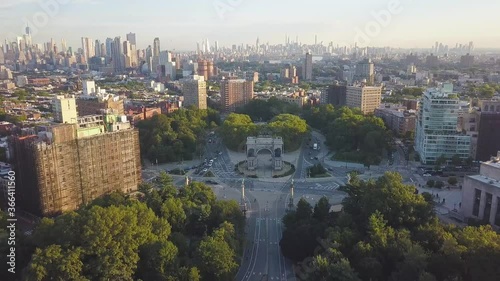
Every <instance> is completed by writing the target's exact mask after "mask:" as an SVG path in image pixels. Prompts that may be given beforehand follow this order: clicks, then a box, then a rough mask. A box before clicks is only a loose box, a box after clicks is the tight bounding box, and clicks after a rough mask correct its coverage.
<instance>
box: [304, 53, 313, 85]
mask: <svg viewBox="0 0 500 281" xmlns="http://www.w3.org/2000/svg"><path fill="white" fill-rule="evenodd" d="M312 69H313V65H312V54H310V53H307V54H306V59H305V60H304V68H302V71H303V73H302V78H304V80H307V81H311V80H312V72H313V70H312Z"/></svg>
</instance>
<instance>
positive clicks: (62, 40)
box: [61, 39, 68, 53]
mask: <svg viewBox="0 0 500 281" xmlns="http://www.w3.org/2000/svg"><path fill="white" fill-rule="evenodd" d="M67 51H68V47H67V45H66V40H64V39H61V52H63V53H66V52H67Z"/></svg>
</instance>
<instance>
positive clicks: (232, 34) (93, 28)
mask: <svg viewBox="0 0 500 281" xmlns="http://www.w3.org/2000/svg"><path fill="white" fill-rule="evenodd" d="M3 2H4V3H3V4H0V7H1V8H2V9H1V11H0V22H1V23H2V26H3V27H4V28H3V29H2V31H0V38H2V41H3V39H4V38H8V39H9V40H12V39H13V38H12V37H13V36H20V35H22V34H23V32H22V31H23V30H24V29H25V26H26V24H29V25H30V27H31V28H32V30H33V41H34V42H37V43H42V42H47V41H50V39H51V38H53V39H54V40H55V41H56V42H58V41H60V40H61V39H65V40H66V42H67V44H68V46H72V47H73V49H75V48H79V47H81V46H80V45H81V43H79V42H81V38H82V37H88V38H91V39H94V40H95V39H99V40H101V42H102V41H104V40H105V39H106V38H107V37H110V38H114V37H116V36H121V37H122V38H125V37H126V36H125V35H126V34H128V33H129V32H133V33H135V34H137V47H138V48H139V49H145V48H146V47H147V46H148V45H153V39H154V38H156V37H158V38H159V39H160V41H161V42H162V45H161V46H162V48H163V49H167V50H182V51H194V50H196V43H197V42H201V40H204V39H206V38H209V39H210V42H211V43H212V44H213V42H215V41H218V42H219V45H220V46H231V45H233V44H237V45H240V44H251V45H253V44H255V40H256V38H260V42H261V44H265V43H267V42H269V43H270V44H280V43H284V42H285V35H288V36H289V37H290V39H291V41H295V40H296V38H297V37H298V39H299V41H300V42H301V43H302V44H314V42H315V41H316V36H317V42H318V43H320V42H323V45H328V44H329V43H330V42H333V43H334V45H337V44H338V45H340V46H349V45H354V44H355V43H356V42H357V43H358V45H359V46H377V47H382V46H393V47H401V48H425V49H429V48H431V47H432V46H433V44H434V42H435V41H439V42H443V43H444V44H447V45H449V46H450V47H453V46H455V44H456V43H459V44H466V43H468V42H469V41H474V42H475V44H476V46H477V48H500V40H499V39H500V36H498V35H495V30H498V29H499V28H500V22H496V21H493V20H488V19H489V18H494V16H495V15H494V12H495V11H496V10H498V8H500V3H488V4H489V8H488V9H484V6H481V5H477V4H476V5H472V4H470V3H467V2H465V1H455V2H453V6H450V5H448V4H447V3H434V2H430V1H429V0H424V1H420V2H419V4H418V5H417V4H416V2H412V1H403V0H401V1H396V0H390V1H382V0H377V1H370V2H367V1H365V2H364V8H362V9H360V8H359V6H357V5H358V4H353V3H352V4H351V3H342V6H338V5H335V4H334V3H322V2H321V1H312V2H309V3H310V5H309V6H307V7H305V8H304V5H299V4H301V3H299V2H298V1H295V0H293V1H286V2H285V1H283V0H277V1H273V2H272V3H267V2H266V4H264V2H263V1H242V0H241V1H229V0H215V1H207V2H202V3H198V2H194V1H193V0H187V1H183V2H182V3H157V2H155V1H152V0H145V1H142V2H141V5H140V6H139V5H137V4H134V3H122V2H119V3H118V2H117V1H106V2H105V1H100V0H73V1H71V0H69V1H67V0H65V1H62V0H44V1H35V0H23V1H13V0H7V1H3ZM295 2H297V3H295ZM59 3H60V4H59ZM430 4H432V5H430ZM495 8H496V9H495ZM279 10H283V11H286V12H283V13H276V11H279ZM304 11H306V12H304ZM474 15H478V16H474ZM479 15H481V16H479ZM460 18H467V19H468V21H467V22H465V21H458V20H456V19H460ZM436 23H439V25H437V24H436ZM449 30H458V31H459V32H457V33H458V35H449V34H448V32H449ZM478 30H481V32H478ZM457 33H455V34H457Z"/></svg>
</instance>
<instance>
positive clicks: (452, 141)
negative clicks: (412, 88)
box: [415, 84, 471, 164]
mask: <svg viewBox="0 0 500 281" xmlns="http://www.w3.org/2000/svg"><path fill="white" fill-rule="evenodd" d="M459 103H460V100H459V99H458V98H457V97H456V96H455V95H453V85H449V84H445V85H441V86H440V88H436V89H428V90H427V91H426V92H425V93H424V95H423V97H422V101H421V106H420V111H419V114H418V120H417V129H416V140H415V143H416V151H417V152H418V153H419V155H420V159H421V161H422V163H424V164H435V162H436V160H437V159H438V158H439V157H440V156H441V155H444V156H445V157H446V158H447V159H451V158H452V157H453V156H455V155H458V156H460V158H462V159H464V160H465V159H467V158H468V157H469V156H470V151H471V147H470V145H471V136H470V135H467V134H465V133H463V132H462V131H459V130H458V114H459V110H460V104H459Z"/></svg>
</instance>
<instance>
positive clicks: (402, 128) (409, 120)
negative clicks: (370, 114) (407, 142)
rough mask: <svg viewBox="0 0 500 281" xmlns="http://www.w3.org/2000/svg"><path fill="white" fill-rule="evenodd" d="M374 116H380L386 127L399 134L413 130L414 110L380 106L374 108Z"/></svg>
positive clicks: (415, 122) (414, 124)
mask: <svg viewBox="0 0 500 281" xmlns="http://www.w3.org/2000/svg"><path fill="white" fill-rule="evenodd" d="M375 116H377V117H380V118H382V120H384V123H385V125H386V126H387V128H389V129H391V130H392V131H393V132H394V133H396V134H397V135H399V136H404V135H405V134H406V133H407V132H415V127H416V124H417V116H416V111H412V110H406V109H402V108H391V107H387V106H381V107H380V108H377V109H375Z"/></svg>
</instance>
